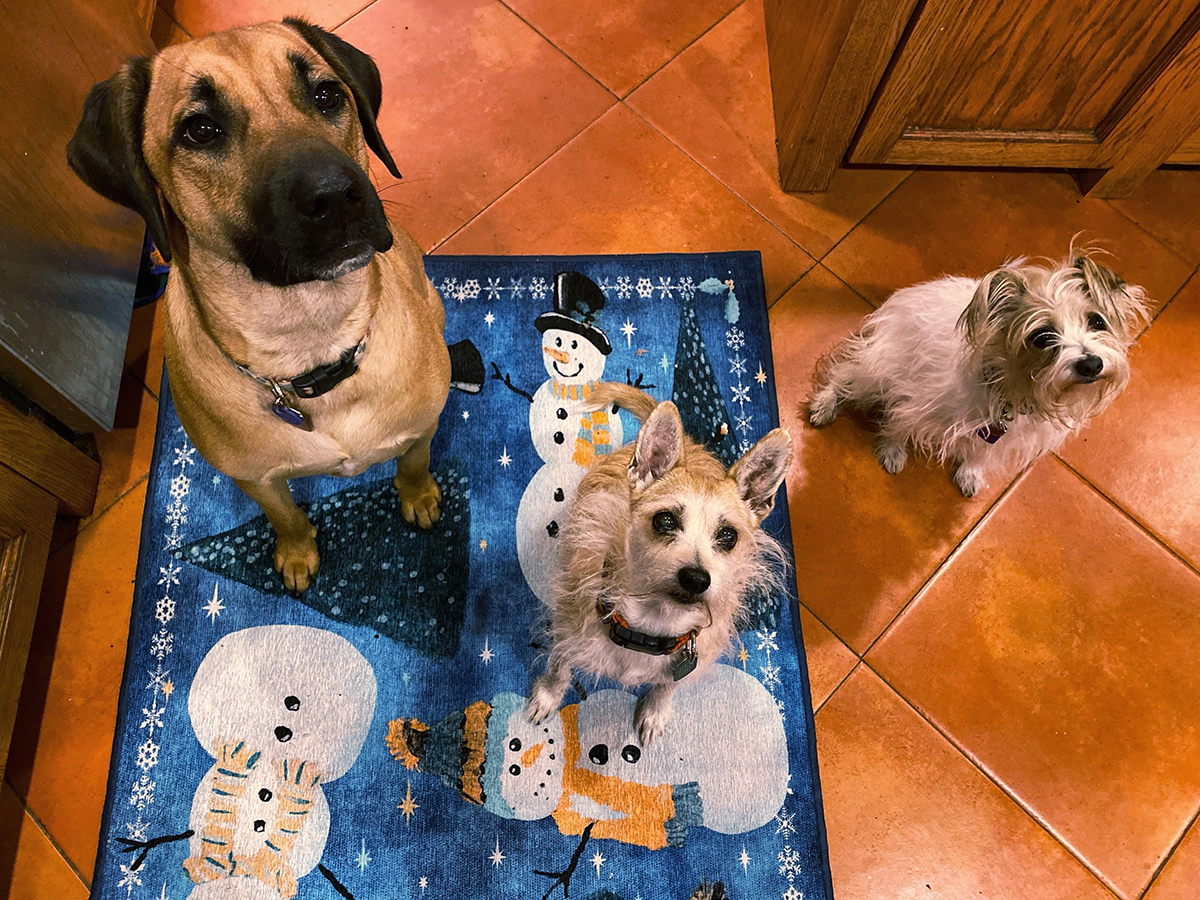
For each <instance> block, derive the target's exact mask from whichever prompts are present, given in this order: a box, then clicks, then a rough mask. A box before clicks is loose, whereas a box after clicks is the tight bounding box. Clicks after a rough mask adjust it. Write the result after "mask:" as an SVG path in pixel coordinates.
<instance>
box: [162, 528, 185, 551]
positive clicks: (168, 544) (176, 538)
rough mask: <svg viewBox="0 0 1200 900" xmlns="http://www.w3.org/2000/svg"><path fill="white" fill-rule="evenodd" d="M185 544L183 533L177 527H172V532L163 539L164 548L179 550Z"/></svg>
mask: <svg viewBox="0 0 1200 900" xmlns="http://www.w3.org/2000/svg"><path fill="white" fill-rule="evenodd" d="M182 546H183V535H182V534H180V533H179V531H178V530H177V529H172V530H171V533H170V534H168V535H167V536H166V538H165V539H164V540H163V549H164V550H168V551H169V550H178V549H179V548H180V547H182Z"/></svg>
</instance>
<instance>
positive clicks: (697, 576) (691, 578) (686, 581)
mask: <svg viewBox="0 0 1200 900" xmlns="http://www.w3.org/2000/svg"><path fill="white" fill-rule="evenodd" d="M675 577H676V578H678V579H679V586H680V587H681V588H683V589H684V590H685V591H687V592H688V593H689V594H703V593H704V592H705V591H707V590H708V586H709V585H710V584H712V579H711V578H710V577H709V575H708V573H707V572H706V571H704V569H701V568H699V567H698V566H684V567H683V568H682V569H680V570H679V571H678V572H677V573H676V575H675Z"/></svg>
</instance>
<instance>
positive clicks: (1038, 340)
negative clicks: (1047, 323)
mask: <svg viewBox="0 0 1200 900" xmlns="http://www.w3.org/2000/svg"><path fill="white" fill-rule="evenodd" d="M1057 343H1058V333H1057V332H1056V331H1055V330H1054V329H1053V328H1039V329H1038V330H1037V331H1035V332H1034V333H1033V334H1031V335H1030V336H1029V346H1031V347H1036V348H1037V349H1038V350H1049V349H1050V348H1051V347H1053V346H1054V345H1055V344H1057Z"/></svg>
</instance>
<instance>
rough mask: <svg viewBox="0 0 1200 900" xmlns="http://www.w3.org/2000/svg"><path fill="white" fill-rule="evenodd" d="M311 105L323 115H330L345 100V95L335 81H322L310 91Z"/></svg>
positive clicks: (339, 107) (340, 106)
mask: <svg viewBox="0 0 1200 900" xmlns="http://www.w3.org/2000/svg"><path fill="white" fill-rule="evenodd" d="M312 102H313V106H315V107H316V108H317V111H318V112H319V113H321V115H323V116H332V115H333V114H334V113H335V112H337V111H338V110H339V109H341V108H342V104H343V103H345V102H346V95H345V94H343V93H342V89H341V87H340V86H339V85H338V83H337V82H336V81H322V82H321V83H320V84H318V85H317V86H316V87H315V88H313V92H312Z"/></svg>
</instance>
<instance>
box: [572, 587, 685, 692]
mask: <svg viewBox="0 0 1200 900" xmlns="http://www.w3.org/2000/svg"><path fill="white" fill-rule="evenodd" d="M596 612H597V613H599V614H600V619H601V620H602V621H605V622H608V639H609V640H610V641H612V642H613V643H614V644H616V645H617V646H618V647H624V648H625V649H626V650H636V651H637V652H638V653H647V654H649V655H651V656H677V658H676V659H675V660H674V663H673V666H672V671H673V673H674V678H675V680H676V681H679V680H680V679H681V678H685V677H687V676H688V675H690V674H691V673H692V670H694V669H695V668H696V636H697V635H698V634H700V629H699V628H693V629H692V630H691V631H689V632H688V633H687V634H681V635H679V636H677V637H671V636H664V635H655V634H646V632H644V631H635V630H634V629H633V628H630V627H629V623H628V622H626V621H625V619H624V618H623V617H622V616H621V614H620V613H618V612H617V611H616V609H615V608H614V607H613V605H612V603H610V602H609V600H608V598H607V597H605V596H604V595H603V594H602V595H600V596H599V597H597V598H596Z"/></svg>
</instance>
